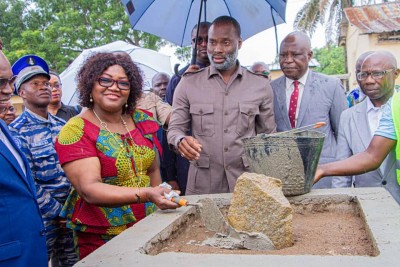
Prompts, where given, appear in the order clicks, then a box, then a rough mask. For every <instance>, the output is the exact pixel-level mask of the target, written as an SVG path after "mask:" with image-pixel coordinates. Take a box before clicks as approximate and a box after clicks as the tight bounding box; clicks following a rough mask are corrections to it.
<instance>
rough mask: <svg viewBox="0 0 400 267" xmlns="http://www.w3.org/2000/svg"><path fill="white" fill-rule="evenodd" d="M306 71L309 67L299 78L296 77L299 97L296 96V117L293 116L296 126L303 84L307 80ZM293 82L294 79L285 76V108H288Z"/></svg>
mask: <svg viewBox="0 0 400 267" xmlns="http://www.w3.org/2000/svg"><path fill="white" fill-rule="evenodd" d="M308 71H309V69H307V71H306V73H305V74H304V75H303V76H302V77H301V78H300V79H298V81H299V97H298V100H297V108H296V118H295V125H296V126H297V117H298V116H299V111H300V104H301V99H302V97H303V92H304V86H305V84H306V82H307V77H308ZM293 82H294V80H292V79H289V78H288V77H286V108H287V110H289V106H290V97H291V96H292V93H293V91H294V84H293ZM288 116H289V115H288Z"/></svg>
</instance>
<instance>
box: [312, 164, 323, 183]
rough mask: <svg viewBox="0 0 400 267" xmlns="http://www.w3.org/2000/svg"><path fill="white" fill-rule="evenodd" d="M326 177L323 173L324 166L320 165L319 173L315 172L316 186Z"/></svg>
mask: <svg viewBox="0 0 400 267" xmlns="http://www.w3.org/2000/svg"><path fill="white" fill-rule="evenodd" d="M324 176H325V175H324V171H323V166H322V165H318V168H317V171H316V172H315V176H314V184H315V183H316V182H318V181H319V180H320V179H321V178H323V177H324Z"/></svg>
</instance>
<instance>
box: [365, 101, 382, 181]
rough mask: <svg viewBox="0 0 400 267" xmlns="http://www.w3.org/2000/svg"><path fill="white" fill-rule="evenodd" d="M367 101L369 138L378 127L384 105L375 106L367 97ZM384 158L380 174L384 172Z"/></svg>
mask: <svg viewBox="0 0 400 267" xmlns="http://www.w3.org/2000/svg"><path fill="white" fill-rule="evenodd" d="M365 101H367V118H368V125H369V130H370V133H371V138H372V137H373V136H374V133H375V131H376V129H378V125H379V121H380V119H381V117H382V111H383V107H384V106H385V105H382V106H381V107H375V106H374V104H372V102H371V100H370V99H369V98H368V97H367V98H366V99H365ZM386 162H387V160H386V158H385V160H384V161H383V162H382V164H381V166H380V167H379V168H380V170H381V172H382V174H385V167H386Z"/></svg>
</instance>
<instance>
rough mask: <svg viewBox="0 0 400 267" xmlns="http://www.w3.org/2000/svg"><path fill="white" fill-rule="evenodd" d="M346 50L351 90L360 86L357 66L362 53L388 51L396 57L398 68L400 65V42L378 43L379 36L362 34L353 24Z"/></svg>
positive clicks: (397, 81) (397, 82) (348, 30)
mask: <svg viewBox="0 0 400 267" xmlns="http://www.w3.org/2000/svg"><path fill="white" fill-rule="evenodd" d="M346 48H347V67H348V70H349V74H350V77H349V87H350V89H351V88H354V87H356V86H358V84H357V80H356V75H355V66H356V61H357V58H358V57H359V56H360V55H361V54H362V53H364V52H367V51H379V50H386V51H389V52H391V53H392V54H393V55H394V56H395V57H396V59H397V66H398V67H399V64H400V42H393V41H390V42H380V43H378V34H362V33H361V31H360V30H359V29H358V28H357V27H355V26H353V25H351V24H350V25H349V27H348V28H347V38H346ZM396 84H400V76H399V77H398V78H397V79H396Z"/></svg>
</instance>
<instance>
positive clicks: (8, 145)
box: [0, 128, 26, 175]
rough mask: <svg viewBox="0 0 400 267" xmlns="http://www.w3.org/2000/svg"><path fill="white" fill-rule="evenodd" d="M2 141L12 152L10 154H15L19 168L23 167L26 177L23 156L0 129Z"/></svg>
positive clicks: (0, 139)
mask: <svg viewBox="0 0 400 267" xmlns="http://www.w3.org/2000/svg"><path fill="white" fill-rule="evenodd" d="M0 141H1V142H3V144H4V145H5V146H6V147H7V148H8V150H10V152H11V153H12V154H13V156H14V158H15V159H16V160H17V161H18V164H19V166H20V167H21V169H22V171H23V173H24V174H25V175H26V169H25V164H24V161H23V160H22V158H21V156H20V155H19V153H18V152H17V150H16V149H15V148H14V146H13V145H12V144H11V142H10V140H8V138H7V136H5V134H4V133H3V131H2V130H1V128H0Z"/></svg>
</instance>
